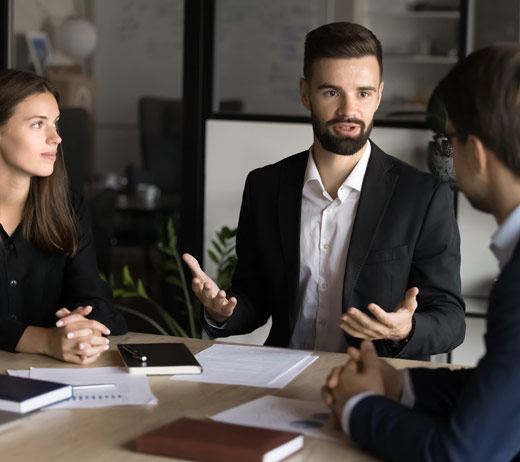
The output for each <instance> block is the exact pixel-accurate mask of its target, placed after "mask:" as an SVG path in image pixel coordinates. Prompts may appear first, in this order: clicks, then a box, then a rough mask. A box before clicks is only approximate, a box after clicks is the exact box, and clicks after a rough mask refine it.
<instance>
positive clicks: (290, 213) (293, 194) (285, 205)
mask: <svg viewBox="0 0 520 462" xmlns="http://www.w3.org/2000/svg"><path fill="white" fill-rule="evenodd" d="M308 156H309V151H304V152H302V153H300V154H298V155H296V156H294V157H293V158H291V159H290V162H287V163H285V164H284V166H283V169H282V171H281V173H280V185H279V196H278V220H279V223H280V241H281V243H282V254H283V259H284V265H285V267H286V268H287V271H286V274H287V275H288V280H287V284H288V289H287V290H288V294H289V297H288V301H289V303H290V306H289V307H288V308H289V325H290V328H291V332H292V330H293V328H294V325H295V323H296V319H297V317H298V306H297V299H298V296H297V294H298V285H299V273H300V270H299V268H300V220H301V218H300V217H301V208H302V189H303V178H304V176H305V169H306V167H307V160H308Z"/></svg>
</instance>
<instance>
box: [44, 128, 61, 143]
mask: <svg viewBox="0 0 520 462" xmlns="http://www.w3.org/2000/svg"><path fill="white" fill-rule="evenodd" d="M47 142H48V143H49V144H55V145H56V146H57V145H58V144H60V143H61V136H60V135H59V134H58V129H57V128H56V127H51V128H50V129H49V133H48V135H47Z"/></svg>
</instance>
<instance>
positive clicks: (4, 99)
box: [0, 69, 78, 256]
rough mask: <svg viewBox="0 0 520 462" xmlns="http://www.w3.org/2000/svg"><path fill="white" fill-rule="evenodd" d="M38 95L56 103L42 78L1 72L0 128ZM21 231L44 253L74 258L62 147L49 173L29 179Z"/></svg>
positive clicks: (73, 227)
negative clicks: (27, 99) (23, 102)
mask: <svg viewBox="0 0 520 462" xmlns="http://www.w3.org/2000/svg"><path fill="white" fill-rule="evenodd" d="M40 93H51V94H52V95H53V96H54V97H55V98H56V101H57V102H59V95H58V92H57V90H56V89H55V88H54V86H53V85H52V84H51V82H50V81H49V80H48V79H46V78H45V77H42V76H40V75H37V74H34V73H32V72H27V71H21V70H16V69H7V70H0V126H2V125H5V124H6V123H7V122H8V121H9V119H10V118H11V117H12V116H13V114H14V112H15V110H16V107H17V106H18V104H20V103H21V102H22V101H24V100H25V99H26V98H28V97H29V96H32V95H36V94H40ZM21 232H22V235H23V237H24V238H25V239H27V240H29V241H31V242H33V243H34V244H35V245H37V246H38V247H39V248H41V249H42V250H44V251H47V252H58V253H60V254H63V255H66V256H73V255H75V254H76V252H77V250H78V227H77V223H76V219H75V217H74V215H73V212H72V208H71V204H70V198H69V191H68V179H67V172H66V170H65V162H64V159H63V151H62V149H61V147H59V148H58V152H57V157H56V162H55V164H54V171H53V172H52V174H51V175H49V176H48V177H36V176H34V177H32V178H31V184H30V187H29V195H28V196H27V200H26V202H25V206H24V209H23V215H22V228H21Z"/></svg>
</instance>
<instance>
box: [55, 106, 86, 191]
mask: <svg viewBox="0 0 520 462" xmlns="http://www.w3.org/2000/svg"><path fill="white" fill-rule="evenodd" d="M58 131H59V133H60V136H61V138H62V140H63V141H62V143H61V146H62V149H63V155H64V159H65V168H66V169H67V174H68V176H69V184H70V188H71V189H72V190H73V191H76V192H80V193H82V192H83V188H84V186H85V181H86V180H87V176H88V169H89V155H90V152H91V151H90V147H91V127H90V118H89V113H88V111H87V110H86V109H85V108H82V107H67V108H62V109H61V110H60V123H59V129H58Z"/></svg>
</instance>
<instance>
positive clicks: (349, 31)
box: [303, 22, 383, 80]
mask: <svg viewBox="0 0 520 462" xmlns="http://www.w3.org/2000/svg"><path fill="white" fill-rule="evenodd" d="M365 56H374V57H375V58H376V59H377V62H378V63H379V72H380V75H381V77H382V76H383V50H382V47H381V43H380V42H379V40H378V39H377V37H376V36H375V35H374V34H373V33H372V32H370V31H369V30H368V29H367V28H366V27H363V26H361V25H359V24H354V23H351V22H333V23H331V24H325V25H323V26H320V27H318V28H317V29H314V30H312V31H310V32H309V33H308V34H307V36H306V39H305V52H304V58H303V75H304V77H305V78H306V79H307V80H309V79H310V78H311V76H312V65H313V63H314V61H316V60H318V59H321V58H363V57H365Z"/></svg>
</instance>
